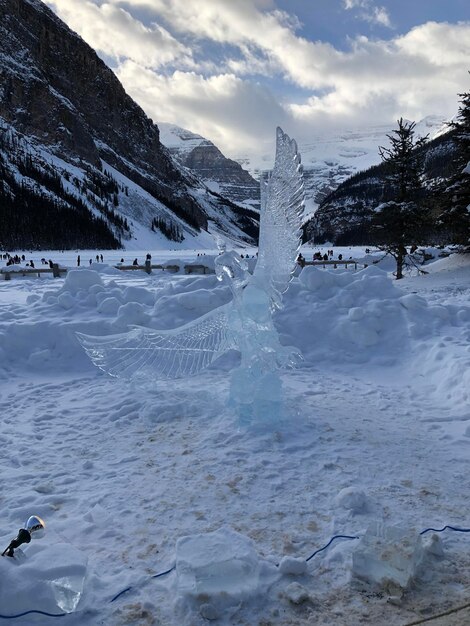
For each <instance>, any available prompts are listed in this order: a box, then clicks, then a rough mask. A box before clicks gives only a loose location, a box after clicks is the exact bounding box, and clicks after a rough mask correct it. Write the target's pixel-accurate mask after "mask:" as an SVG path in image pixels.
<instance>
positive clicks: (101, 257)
mask: <svg viewBox="0 0 470 626" xmlns="http://www.w3.org/2000/svg"><path fill="white" fill-rule="evenodd" d="M100 259H101V263H103V255H102V254H100Z"/></svg>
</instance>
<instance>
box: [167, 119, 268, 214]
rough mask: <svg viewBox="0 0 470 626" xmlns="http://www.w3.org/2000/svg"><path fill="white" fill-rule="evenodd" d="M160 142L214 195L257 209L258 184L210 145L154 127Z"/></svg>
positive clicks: (187, 134)
mask: <svg viewBox="0 0 470 626" xmlns="http://www.w3.org/2000/svg"><path fill="white" fill-rule="evenodd" d="M158 127H159V129H160V140H161V142H162V143H163V145H165V146H166V147H167V148H168V149H169V151H170V153H171V155H172V156H173V157H174V158H175V159H176V160H177V161H178V162H179V163H181V165H184V166H185V167H187V168H188V169H190V170H191V171H192V172H193V173H194V174H196V176H198V178H200V179H201V180H203V181H204V183H205V184H206V185H207V186H208V187H209V189H211V190H212V191H215V192H217V193H220V194H221V195H223V196H224V197H226V198H229V199H230V200H232V201H233V202H235V203H237V204H241V205H243V206H247V207H249V208H255V209H259V201H260V198H259V195H260V194H259V182H258V181H257V180H255V179H254V178H253V177H252V176H251V175H250V174H249V173H248V172H247V171H246V170H244V169H243V168H242V167H241V165H240V164H239V163H238V162H237V161H233V160H231V159H228V158H227V157H225V156H224V155H223V154H222V152H221V151H220V150H219V148H217V146H215V145H214V144H213V143H212V141H210V140H209V139H205V138H204V137H201V135H196V134H195V133H192V132H191V131H189V130H186V129H185V128H181V127H180V126H175V125H174V124H167V123H163V122H159V123H158Z"/></svg>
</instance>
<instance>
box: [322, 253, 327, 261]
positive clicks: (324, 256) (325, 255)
mask: <svg viewBox="0 0 470 626" xmlns="http://www.w3.org/2000/svg"><path fill="white" fill-rule="evenodd" d="M323 260H324V261H328V255H327V254H326V252H325V254H324V255H323Z"/></svg>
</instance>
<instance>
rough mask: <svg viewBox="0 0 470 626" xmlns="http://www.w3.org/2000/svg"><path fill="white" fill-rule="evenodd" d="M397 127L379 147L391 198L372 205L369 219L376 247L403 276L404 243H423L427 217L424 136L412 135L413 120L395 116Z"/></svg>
mask: <svg viewBox="0 0 470 626" xmlns="http://www.w3.org/2000/svg"><path fill="white" fill-rule="evenodd" d="M397 123H398V128H397V129H396V130H394V131H392V134H390V135H387V137H388V139H389V140H390V146H389V147H383V146H380V147H379V154H380V156H381V157H382V161H383V162H384V163H385V164H386V170H385V175H384V179H385V180H384V184H385V185H386V186H387V187H388V188H389V189H390V190H391V195H392V199H391V200H390V201H387V202H383V203H382V204H380V205H379V206H378V207H377V208H376V209H375V215H374V217H373V219H372V228H373V229H374V233H375V234H374V239H375V241H376V242H377V245H378V247H379V248H380V249H381V250H383V251H384V252H386V253H387V254H390V255H391V256H393V258H394V259H395V261H396V266H397V268H396V278H397V280H398V279H400V278H403V268H404V265H405V264H406V263H407V262H408V261H410V258H409V257H408V254H407V249H406V246H407V245H409V244H411V245H416V244H420V243H426V237H427V236H428V234H429V224H428V222H429V219H428V217H427V212H426V211H425V209H424V207H423V202H422V199H423V195H424V193H423V186H422V182H421V175H422V171H423V155H422V152H423V151H422V150H421V148H422V147H423V146H424V144H425V143H426V141H427V137H423V138H421V139H418V140H416V139H415V127H416V124H415V123H414V122H406V121H404V120H403V118H400V119H399V120H398V122H397Z"/></svg>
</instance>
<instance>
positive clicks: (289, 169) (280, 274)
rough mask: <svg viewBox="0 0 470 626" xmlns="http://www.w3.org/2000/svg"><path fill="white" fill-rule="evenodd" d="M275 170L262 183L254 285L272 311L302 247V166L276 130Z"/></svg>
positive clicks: (291, 143) (296, 153)
mask: <svg viewBox="0 0 470 626" xmlns="http://www.w3.org/2000/svg"><path fill="white" fill-rule="evenodd" d="M276 132H277V137H276V158H275V163H274V169H273V171H272V173H271V175H270V177H269V179H268V181H267V183H265V182H262V183H261V218H260V238H259V252H258V261H257V264H256V269H255V273H254V279H255V281H256V283H257V284H258V285H259V284H264V285H265V287H264V288H265V289H266V290H267V291H268V292H269V295H270V298H271V304H272V306H273V307H274V308H279V307H280V306H281V301H282V294H283V293H284V292H285V291H286V289H287V287H288V286H289V282H290V280H291V279H292V275H293V272H294V269H295V264H296V260H297V256H298V253H299V249H300V245H301V234H302V217H303V212H304V186H303V177H302V165H301V163H300V154H299V151H298V149H297V144H296V142H295V141H294V140H293V139H290V138H289V137H288V136H287V135H286V134H285V133H284V132H283V131H282V130H281V129H280V128H277V131H276Z"/></svg>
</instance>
